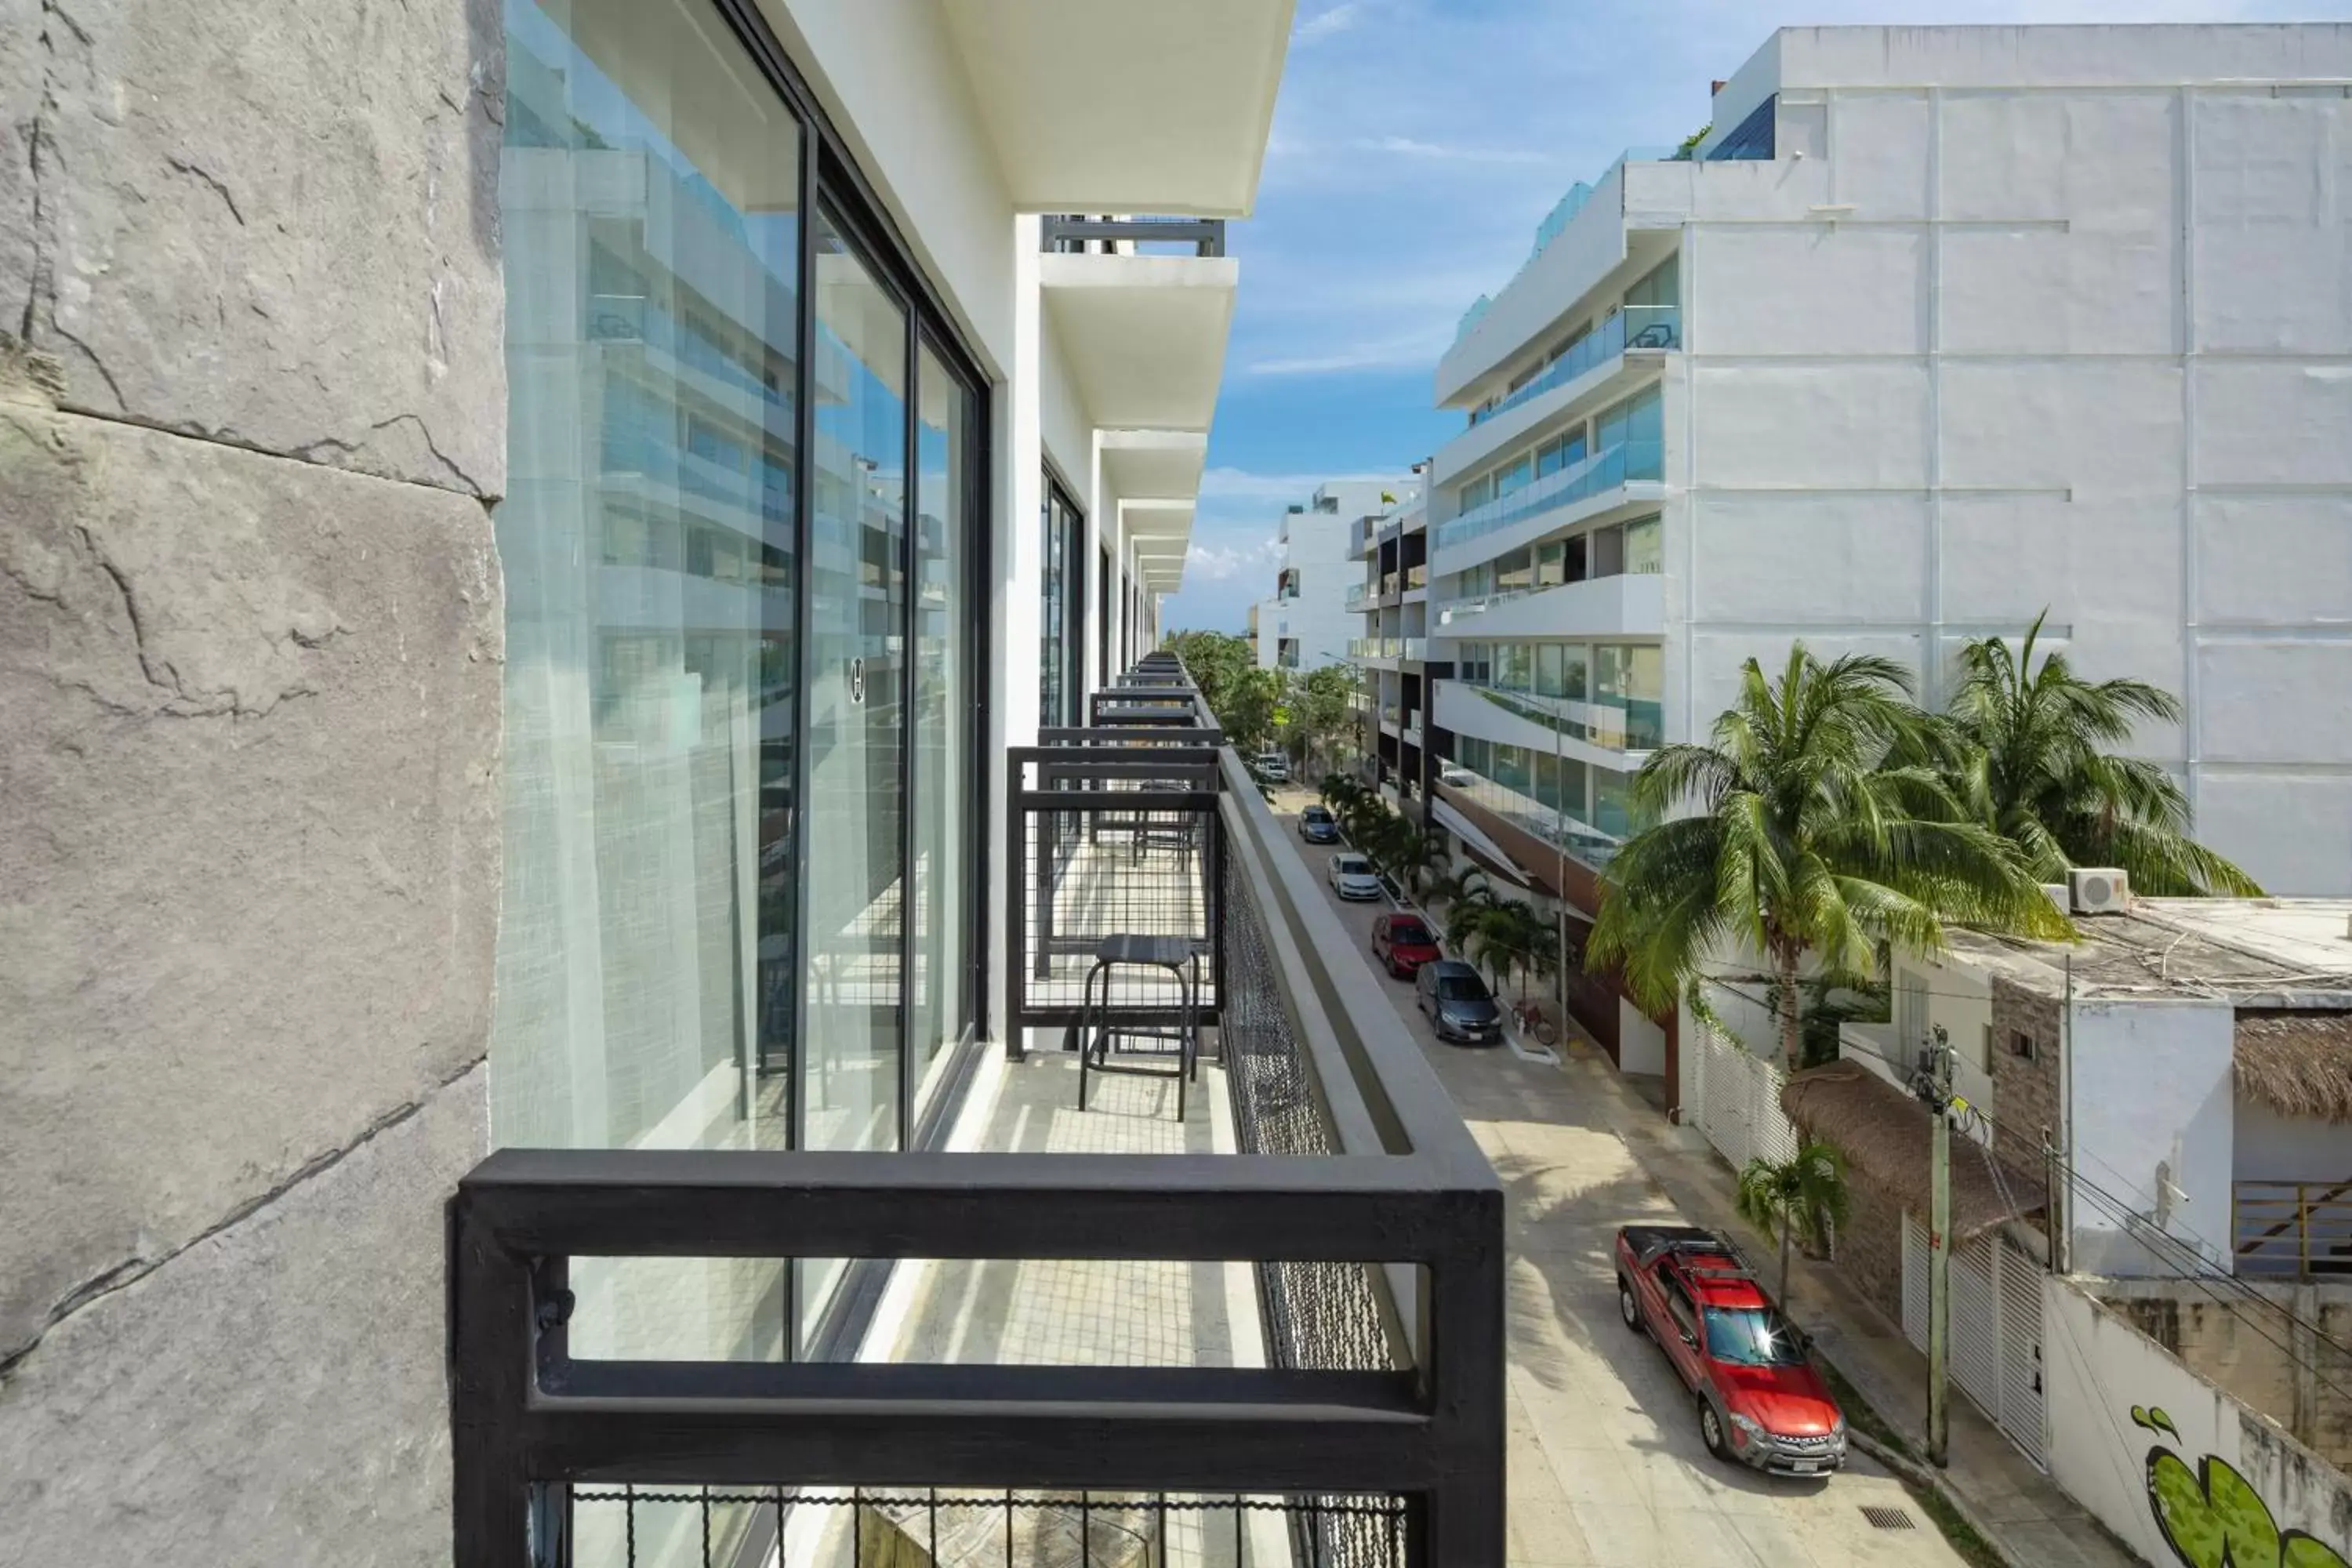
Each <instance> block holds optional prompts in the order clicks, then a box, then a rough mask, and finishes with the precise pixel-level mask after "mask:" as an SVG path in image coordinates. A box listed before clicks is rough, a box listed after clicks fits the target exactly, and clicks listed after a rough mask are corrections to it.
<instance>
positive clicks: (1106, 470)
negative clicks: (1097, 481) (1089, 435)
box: [1102, 430, 1209, 505]
mask: <svg viewBox="0 0 2352 1568" xmlns="http://www.w3.org/2000/svg"><path fill="white" fill-rule="evenodd" d="M1208 457H1209V438H1208V437H1206V436H1204V435H1202V434H1201V433H1200V432H1199V431H1196V430H1106V431H1104V432H1103V433H1102V470H1103V481H1104V482H1105V483H1106V484H1107V485H1108V486H1109V487H1110V489H1112V490H1113V491H1115V492H1117V493H1118V495H1120V496H1122V497H1124V498H1126V499H1127V500H1173V501H1182V502H1184V503H1186V504H1187V505H1189V504H1191V502H1192V499H1193V498H1194V497H1195V496H1198V495H1199V494H1200V493H1201V470H1202V468H1204V467H1205V466H1206V464H1207V462H1208Z"/></svg>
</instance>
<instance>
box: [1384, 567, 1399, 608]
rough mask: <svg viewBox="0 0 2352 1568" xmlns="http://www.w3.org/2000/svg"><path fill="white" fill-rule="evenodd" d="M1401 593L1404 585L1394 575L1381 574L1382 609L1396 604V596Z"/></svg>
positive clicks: (1392, 573)
mask: <svg viewBox="0 0 2352 1568" xmlns="http://www.w3.org/2000/svg"><path fill="white" fill-rule="evenodd" d="M1403 592H1404V583H1403V581H1402V578H1401V577H1400V576H1399V575H1398V574H1396V573H1394V572H1383V573H1381V606H1382V607H1383V608H1386V607H1388V606H1391V605H1394V604H1396V603H1397V598H1398V595H1401V594H1402V593H1403Z"/></svg>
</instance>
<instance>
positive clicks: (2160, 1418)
mask: <svg viewBox="0 0 2352 1568" xmlns="http://www.w3.org/2000/svg"><path fill="white" fill-rule="evenodd" d="M2131 1415H2132V1425H2133V1426H2145V1427H2147V1429H2148V1430H2149V1431H2151V1432H2168V1433H2170V1434H2171V1435H2172V1440H2173V1441H2174V1442H2176V1443H2178V1442H2179V1441H2180V1428H2179V1427H2178V1426H2174V1425H2173V1424H2172V1417H2171V1416H2169V1415H2166V1414H2165V1413H2164V1407H2163V1406H2162V1405H2158V1406H2157V1407H2156V1408H2155V1409H2153V1410H2151V1409H2149V1408H2148V1407H2147V1405H2133V1406H2132V1412H2131Z"/></svg>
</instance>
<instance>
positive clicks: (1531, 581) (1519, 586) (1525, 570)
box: [1495, 550, 1536, 594]
mask: <svg viewBox="0 0 2352 1568" xmlns="http://www.w3.org/2000/svg"><path fill="white" fill-rule="evenodd" d="M1535 585H1536V569H1535V557H1534V555H1533V554H1532V553H1531V552H1528V551H1525V550H1514V551H1512V552H1510V553H1509V554H1508V555H1506V556H1504V557H1503V558H1502V559H1501V560H1499V561H1497V562H1496V563H1495V591H1496V593H1500V594H1524V593H1526V592H1527V591H1528V589H1530V588H1532V587H1534V586H1535Z"/></svg>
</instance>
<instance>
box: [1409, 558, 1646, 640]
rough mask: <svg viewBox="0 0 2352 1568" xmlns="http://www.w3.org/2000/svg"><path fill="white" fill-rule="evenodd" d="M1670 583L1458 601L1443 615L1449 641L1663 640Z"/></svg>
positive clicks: (1637, 580)
mask: <svg viewBox="0 0 2352 1568" xmlns="http://www.w3.org/2000/svg"><path fill="white" fill-rule="evenodd" d="M1664 583H1665V580H1664V578H1662V577H1660V576H1659V575H1658V574H1656V573H1654V572H1624V573H1619V574H1616V575H1615V576H1611V577H1588V578H1586V579H1585V580H1583V581H1582V582H1579V583H1560V584H1554V585H1552V586H1551V587H1549V588H1532V589H1528V590H1525V591H1523V592H1518V593H1510V594H1495V595H1488V596H1487V597H1486V598H1483V599H1457V600H1454V601H1453V602H1452V603H1450V604H1448V605H1445V606H1444V609H1443V610H1441V611H1440V612H1439V615H1438V624H1439V625H1440V626H1443V627H1444V635H1445V636H1446V637H1495V638H1497V639H1510V638H1515V637H1663V636H1664V634H1665V628H1666V599H1665V585H1664Z"/></svg>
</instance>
